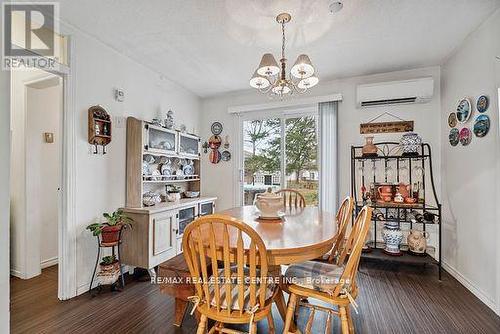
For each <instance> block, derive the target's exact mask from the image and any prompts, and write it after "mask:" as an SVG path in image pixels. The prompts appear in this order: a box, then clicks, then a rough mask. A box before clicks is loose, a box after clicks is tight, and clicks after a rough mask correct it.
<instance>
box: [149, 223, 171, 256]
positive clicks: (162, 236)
mask: <svg viewBox="0 0 500 334" xmlns="http://www.w3.org/2000/svg"><path fill="white" fill-rule="evenodd" d="M175 219H176V218H175V214H169V215H162V216H160V217H154V218H153V255H155V256H156V255H159V254H161V253H164V252H167V251H169V250H172V249H173V247H174V242H173V240H174V238H175V235H174V226H175Z"/></svg>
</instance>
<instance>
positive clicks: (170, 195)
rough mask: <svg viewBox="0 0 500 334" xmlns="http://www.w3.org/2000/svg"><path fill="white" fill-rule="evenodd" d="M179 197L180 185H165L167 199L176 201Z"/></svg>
mask: <svg viewBox="0 0 500 334" xmlns="http://www.w3.org/2000/svg"><path fill="white" fill-rule="evenodd" d="M180 199H181V187H178V186H176V185H174V184H169V185H167V201H169V202H177V201H178V200H180Z"/></svg>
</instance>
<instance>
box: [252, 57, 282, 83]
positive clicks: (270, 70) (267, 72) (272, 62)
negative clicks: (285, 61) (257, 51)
mask: <svg viewBox="0 0 500 334" xmlns="http://www.w3.org/2000/svg"><path fill="white" fill-rule="evenodd" d="M279 71H280V68H279V66H278V63H277V62H276V59H274V56H273V55H272V54H271V53H265V54H264V55H263V56H262V59H261V60H260V64H259V68H258V69H257V73H258V74H260V75H264V76H267V77H270V76H273V75H276V74H278V73H279Z"/></svg>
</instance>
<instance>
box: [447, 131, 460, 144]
mask: <svg viewBox="0 0 500 334" xmlns="http://www.w3.org/2000/svg"><path fill="white" fill-rule="evenodd" d="M459 137H460V134H459V131H458V129H457V128H453V129H451V130H450V134H449V135H448V140H449V141H450V145H451V146H457V145H458V142H459Z"/></svg>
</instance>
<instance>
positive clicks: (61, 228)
mask: <svg viewBox="0 0 500 334" xmlns="http://www.w3.org/2000/svg"><path fill="white" fill-rule="evenodd" d="M67 39H68V42H67V47H68V50H67V52H68V64H69V65H63V64H58V63H56V64H55V67H54V68H53V69H50V70H47V69H45V68H41V69H42V70H44V71H46V72H47V73H51V74H54V75H57V76H59V77H61V78H62V84H63V111H62V129H61V130H62V169H61V174H62V182H61V191H60V203H61V205H60V206H59V217H60V219H59V222H58V258H59V264H58V289H57V297H58V298H59V299H60V300H67V299H70V298H73V297H75V296H76V295H77V272H76V260H77V256H76V235H77V233H76V231H77V228H76V175H77V163H76V148H77V145H76V143H77V141H76V138H77V132H76V118H77V113H76V106H75V93H76V89H75V88H76V87H75V82H76V81H75V71H74V70H73V69H72V67H74V64H75V55H74V52H73V50H75V47H74V41H73V39H72V38H71V36H67ZM33 55H34V56H37V57H40V56H39V55H36V54H33ZM8 76H9V80H10V81H11V80H12V73H11V71H10V70H9V71H8ZM11 89H12V86H11ZM10 110H12V104H11V106H10ZM11 144H12V143H9V146H10V145H11ZM9 182H10V176H9ZM9 235H10V232H9ZM9 262H10V261H9Z"/></svg>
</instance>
